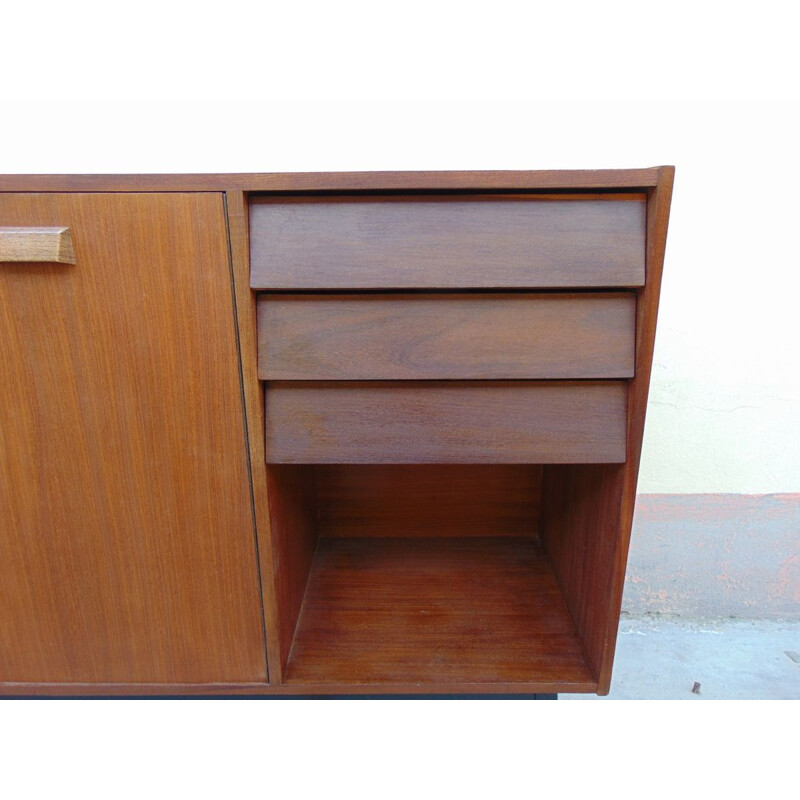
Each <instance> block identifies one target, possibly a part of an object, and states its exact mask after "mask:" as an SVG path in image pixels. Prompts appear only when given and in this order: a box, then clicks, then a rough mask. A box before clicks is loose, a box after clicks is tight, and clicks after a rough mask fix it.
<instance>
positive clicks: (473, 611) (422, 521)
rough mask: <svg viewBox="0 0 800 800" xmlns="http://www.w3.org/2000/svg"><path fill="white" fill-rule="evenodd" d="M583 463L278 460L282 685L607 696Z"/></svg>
mask: <svg viewBox="0 0 800 800" xmlns="http://www.w3.org/2000/svg"><path fill="white" fill-rule="evenodd" d="M614 466H615V465H599V467H598V468H599V469H603V468H605V469H613V467H614ZM580 468H581V470H583V472H582V473H581V474H584V473H586V471H587V470H590V468H589V467H587V465H581V467H580ZM573 469H576V467H570V466H563V465H562V466H560V467H542V466H539V465H519V464H512V465H495V464H485V465H453V464H448V465H372V464H367V465H361V464H359V465H352V464H347V465H343V464H330V465H271V466H269V467H268V479H269V483H270V497H271V528H272V542H273V548H275V549H276V553H275V562H276V563H278V564H279V565H280V568H279V569H278V570H276V573H275V576H274V578H275V586H276V599H277V601H278V611H279V615H278V623H279V629H280V630H279V633H280V636H279V639H280V649H281V652H280V655H279V657H280V659H281V667H282V669H281V673H282V682H283V683H284V684H285V685H287V686H294V687H297V688H298V690H299V689H303V688H308V689H309V691H313V690H315V687H316V688H319V687H325V686H326V685H330V686H336V687H339V688H341V687H351V688H352V689H353V690H354V691H355V690H357V689H358V688H359V687H360V688H361V689H362V690H363V691H366V692H368V691H381V690H385V691H389V690H391V689H396V690H398V691H399V690H401V688H402V687H412V686H413V687H425V688H427V689H434V688H440V689H442V688H444V687H455V686H458V687H461V689H462V690H464V688H465V687H469V686H474V687H482V689H486V688H487V687H488V688H491V687H498V690H500V688H499V687H502V691H512V690H517V691H520V692H536V691H596V690H597V685H598V670H599V657H598V656H597V655H596V653H598V652H599V651H598V649H597V646H596V642H597V638H598V637H597V630H595V629H598V630H599V629H600V628H602V627H603V625H604V624H606V623H607V619H601V618H600V617H602V616H603V614H602V612H598V611H594V612H591V609H590V606H591V599H590V598H589V597H588V596H590V595H593V589H592V583H593V582H594V583H595V584H599V585H602V584H603V583H605V584H606V585H607V584H608V583H609V581H607V580H605V581H604V579H603V574H602V570H600V571H598V569H596V565H594V562H595V561H597V558H598V554H597V553H595V550H597V545H592V544H591V543H588V542H585V541H583V540H585V539H587V537H590V536H591V532H588V529H587V526H586V525H583V524H582V523H581V520H582V519H583V518H584V517H586V516H587V515H586V514H585V513H584V512H583V511H582V508H583V507H584V506H587V503H586V502H584V501H582V500H581V498H580V497H577V498H575V497H568V496H566V495H565V491H566V492H567V493H569V492H572V491H573V490H575V489H576V485H575V481H574V479H572V478H571V472H570V470H573ZM587 474H591V473H590V472H589V473H587ZM578 482H579V483H581V482H580V481H578ZM584 482H585V481H584ZM606 482H607V480H606V479H605V478H603V477H602V473H600V478H599V485H600V488H601V489H602V487H603V485H604V484H605V483H606ZM589 483H592V482H591V481H589ZM581 485H583V484H581ZM589 495H590V496H591V491H589ZM594 499H595V500H596V499H597V498H596V497H595V498H594ZM575 531H578V533H577V534H576V533H575ZM580 531H584V532H583V533H581V532H580ZM606 550H607V548H606ZM609 555H610V554H609V553H606V554H605V558H606V561H607V562H609V567H608V568H609V569H611V562H612V561H613V559H612V558H609ZM587 567H588V568H587ZM595 594H596V593H595ZM585 595H586V596H585ZM587 598H588V599H587ZM604 605H605V606H607V605H608V603H605V604H604ZM587 609H589V615H588V617H587V614H586V610H587ZM476 690H477V689H476Z"/></svg>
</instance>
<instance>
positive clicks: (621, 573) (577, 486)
mask: <svg viewBox="0 0 800 800" xmlns="http://www.w3.org/2000/svg"><path fill="white" fill-rule="evenodd" d="M673 177H674V168H672V167H662V168H660V179H659V184H658V187H657V188H656V189H654V190H652V191H651V192H650V193H649V194H648V204H647V281H646V284H645V287H644V288H643V289H641V290H640V291H639V292H638V293H637V305H636V375H635V377H634V378H633V379H632V380H631V381H630V384H629V389H628V412H627V444H626V449H627V454H626V460H625V464H623V465H619V466H615V465H569V466H549V467H546V468H545V473H544V479H543V486H542V541H543V543H544V545H545V547H546V549H547V551H548V555H549V557H550V560H551V564H552V567H553V571H554V572H555V574H556V578H557V580H558V581H559V584H560V585H561V589H562V591H563V592H564V596H565V598H566V600H567V605H568V606H569V608H570V611H571V612H572V615H573V618H574V619H575V622H576V625H577V627H578V631H579V633H580V635H581V638H582V640H583V643H584V647H585V648H586V655H587V659H588V661H589V664H590V666H591V667H592V669H593V670H594V672H595V675H596V676H597V678H598V693H599V694H607V693H608V691H609V688H610V685H611V670H612V666H613V661H614V649H615V646H616V638H617V628H618V626H619V614H620V608H621V604H622V591H623V587H624V582H625V568H626V565H627V559H628V546H629V543H630V535H631V525H632V522H633V509H634V504H635V501H636V484H637V480H638V475H639V461H640V457H641V450H642V436H643V433H644V420H645V413H646V410H647V395H648V390H649V387H650V370H651V367H652V362H653V345H654V342H655V331H656V317H657V313H658V300H659V295H660V290H661V271H662V267H663V262H664V249H665V243H666V235H667V224H668V220H669V208H670V200H671V195H672V182H673Z"/></svg>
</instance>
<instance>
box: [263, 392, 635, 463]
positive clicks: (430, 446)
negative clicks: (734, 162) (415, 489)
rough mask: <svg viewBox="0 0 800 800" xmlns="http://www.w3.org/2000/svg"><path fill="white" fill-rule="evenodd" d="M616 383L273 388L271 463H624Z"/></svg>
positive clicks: (621, 403) (621, 398)
mask: <svg viewBox="0 0 800 800" xmlns="http://www.w3.org/2000/svg"><path fill="white" fill-rule="evenodd" d="M626 389H627V387H626V384H625V383H624V382H622V381H619V382H611V381H609V382H599V381H598V382H591V381H586V382H582V383H570V382H566V381H565V382H560V383H545V382H534V381H531V382H525V381H517V382H493V381H485V382H477V383H471V382H459V381H448V382H436V381H425V382H402V381H396V382H388V381H387V382H375V383H344V382H342V383H339V382H329V383H313V382H305V383H272V384H268V386H267V399H266V408H267V412H266V424H267V433H266V457H267V462H270V463H279V464H281V463H286V464H292V463H294V464H314V463H322V464H324V463H328V464H330V463H345V464H356V463H375V464H422V463H434V464H444V463H460V464H468V463H483V462H489V463H492V462H494V463H523V464H527V463H542V464H547V463H585V462H620V461H624V459H625V403H626V394H627V391H626Z"/></svg>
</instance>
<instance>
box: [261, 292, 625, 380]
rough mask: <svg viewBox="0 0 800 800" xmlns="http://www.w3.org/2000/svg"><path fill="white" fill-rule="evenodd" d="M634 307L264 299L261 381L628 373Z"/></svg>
mask: <svg viewBox="0 0 800 800" xmlns="http://www.w3.org/2000/svg"><path fill="white" fill-rule="evenodd" d="M635 314H636V299H635V297H634V295H633V294H632V293H625V294H594V295H592V294H583V295H575V294H573V295H561V294H551V295H547V294H545V295H531V294H513V295H509V294H472V295H469V294H457V295H449V294H438V295H435V294H429V295H352V294H351V295H280V294H276V295H265V296H262V297H261V298H259V301H258V331H259V333H258V352H259V377H260V378H261V379H262V380H285V381H292V380H403V379H406V380H436V379H441V380H446V379H460V380H504V379H509V380H511V379H526V378H627V377H631V376H632V375H633V364H634V338H635V337H634V326H635Z"/></svg>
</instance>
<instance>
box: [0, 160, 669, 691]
mask: <svg viewBox="0 0 800 800" xmlns="http://www.w3.org/2000/svg"><path fill="white" fill-rule="evenodd" d="M673 174H674V169H673V168H672V167H657V168H652V169H641V170H600V171H541V172H469V173H468V172H441V173H436V172H429V173H425V172H418V173H413V172H412V173H330V174H310V173H309V174H267V175H176V176H164V175H153V176H136V175H128V176H124V175H121V176H35V175H29V176H22V175H17V176H13V175H12V176H0V341H2V343H3V348H2V359H1V360H0V695H5V696H12V695H31V696H33V695H180V694H187V695H232V694H253V695H269V694H281V695H298V696H308V695H385V694H388V695H397V694H415V695H426V694H436V695H443V694H497V695H503V694H507V695H508V694H513V695H536V694H541V693H557V692H597V693H599V694H604V693H607V692H608V690H609V686H610V681H611V669H612V663H613V657H614V649H615V642H616V631H617V625H618V621H619V613H620V604H621V597H622V587H623V581H624V576H625V565H626V558H627V552H628V542H629V538H630V531H631V520H632V514H633V506H634V501H635V493H636V482H637V474H638V468H639V457H640V451H641V444H642V432H643V426H644V417H645V409H646V404H647V393H648V385H649V379H650V369H651V362H652V353H653V341H654V336H655V326H656V315H657V308H658V297H659V289H660V282H661V269H662V263H663V257H664V246H665V240H666V233H667V223H668V217H669V206H670V197H671V192H672V181H673Z"/></svg>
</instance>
